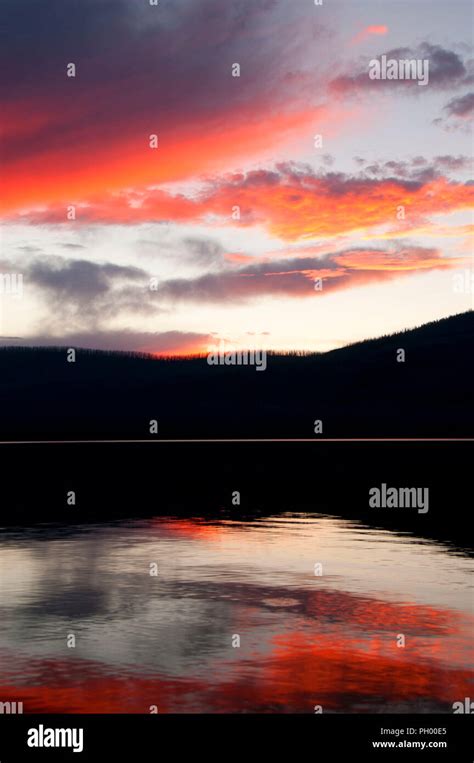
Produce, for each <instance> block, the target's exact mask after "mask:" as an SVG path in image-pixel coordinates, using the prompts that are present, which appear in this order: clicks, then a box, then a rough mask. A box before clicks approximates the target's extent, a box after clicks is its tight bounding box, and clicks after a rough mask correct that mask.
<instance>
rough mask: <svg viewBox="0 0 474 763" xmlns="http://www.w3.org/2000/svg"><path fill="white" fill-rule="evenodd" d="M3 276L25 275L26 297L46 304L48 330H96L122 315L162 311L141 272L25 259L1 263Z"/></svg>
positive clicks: (85, 262)
mask: <svg viewBox="0 0 474 763" xmlns="http://www.w3.org/2000/svg"><path fill="white" fill-rule="evenodd" d="M0 267H1V269H2V270H3V271H4V272H15V273H21V274H22V276H23V290H24V293H25V295H26V296H27V297H28V296H32V297H35V296H37V297H39V299H40V301H43V302H45V303H46V305H47V307H48V310H49V313H50V317H49V319H48V329H49V330H51V331H53V332H54V331H55V329H56V327H57V326H58V325H59V326H62V325H69V326H74V327H76V328H78V327H81V328H91V327H98V328H100V325H101V324H102V323H103V322H104V321H107V320H108V319H111V318H115V317H117V316H120V315H121V314H123V313H124V312H125V313H126V312H131V313H132V314H136V315H152V314H155V313H156V314H158V313H159V312H162V311H163V308H162V307H161V306H160V305H159V303H158V300H157V299H156V293H155V292H153V291H151V290H150V275H149V274H148V273H147V272H146V271H145V270H142V269H141V268H136V267H130V266H122V265H115V264H113V263H110V262H98V263H97V262H90V261H88V260H74V259H66V258H64V257H59V256H39V257H34V256H30V257H27V256H25V257H22V258H20V259H15V260H14V261H13V260H11V261H3V262H0Z"/></svg>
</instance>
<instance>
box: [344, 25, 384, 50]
mask: <svg viewBox="0 0 474 763" xmlns="http://www.w3.org/2000/svg"><path fill="white" fill-rule="evenodd" d="M387 33H388V27H387V26H385V24H372V25H370V26H367V27H365V29H362V30H361V31H360V32H359V33H358V34H356V36H355V37H353V38H352V40H351V44H352V45H357V44H358V43H360V42H363V41H364V40H366V39H367V37H370V36H371V35H374V34H375V35H384V34H387Z"/></svg>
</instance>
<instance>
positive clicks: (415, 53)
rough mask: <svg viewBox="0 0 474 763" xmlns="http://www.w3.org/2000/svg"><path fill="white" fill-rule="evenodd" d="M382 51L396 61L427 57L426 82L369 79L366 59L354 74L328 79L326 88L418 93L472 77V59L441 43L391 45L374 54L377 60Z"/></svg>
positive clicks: (459, 83)
mask: <svg viewBox="0 0 474 763" xmlns="http://www.w3.org/2000/svg"><path fill="white" fill-rule="evenodd" d="M382 55H385V56H386V57H387V60H388V59H395V60H397V61H400V60H407V59H410V60H411V59H415V60H425V59H427V60H428V61H429V84H428V86H427V87H418V85H417V82H416V81H414V80H388V79H386V80H382V79H381V80H372V79H370V77H369V60H367V61H365V62H364V64H363V65H359V66H355V67H354V68H355V69H356V73H355V74H343V75H341V76H339V77H336V78H335V79H333V80H332V82H331V83H330V89H331V90H332V91H333V92H335V93H341V94H351V93H353V94H356V93H357V92H362V91H364V90H375V89H377V88H378V89H380V88H385V89H392V88H397V89H400V88H403V90H404V91H410V92H413V93H417V94H419V95H420V94H421V93H422V92H423V91H424V90H429V89H436V90H447V89H453V88H456V87H462V86H465V85H466V84H469V83H470V82H472V81H473V70H472V62H470V61H464V60H463V58H462V57H461V56H460V55H459V54H458V53H456V52H455V51H453V50H447V49H446V48H443V47H442V46H441V45H432V44H431V43H429V42H422V43H421V44H420V45H419V46H418V47H416V48H394V49H392V50H388V51H387V52H384V53H383V54H382V53H381V54H380V55H378V56H373V58H377V59H379V60H380V58H381V56H382Z"/></svg>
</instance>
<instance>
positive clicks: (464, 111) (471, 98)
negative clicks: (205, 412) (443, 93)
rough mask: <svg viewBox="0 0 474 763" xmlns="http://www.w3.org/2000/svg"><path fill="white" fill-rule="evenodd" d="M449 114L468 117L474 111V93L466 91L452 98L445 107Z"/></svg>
mask: <svg viewBox="0 0 474 763" xmlns="http://www.w3.org/2000/svg"><path fill="white" fill-rule="evenodd" d="M444 110H445V111H446V112H447V113H448V116H450V117H452V116H454V117H467V116H469V115H470V114H472V113H473V112H474V93H466V95H461V96H459V98H452V99H451V100H450V101H449V102H448V103H447V104H446V106H445V107H444Z"/></svg>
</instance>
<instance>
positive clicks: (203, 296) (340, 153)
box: [0, 0, 474, 353]
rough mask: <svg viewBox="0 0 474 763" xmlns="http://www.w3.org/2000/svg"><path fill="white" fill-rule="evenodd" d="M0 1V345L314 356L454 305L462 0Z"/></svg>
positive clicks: (468, 161) (463, 257)
mask: <svg viewBox="0 0 474 763" xmlns="http://www.w3.org/2000/svg"><path fill="white" fill-rule="evenodd" d="M2 10H3V13H4V16H5V19H6V29H5V32H4V34H5V39H4V40H2V45H1V48H0V49H1V52H0V60H1V67H2V77H1V78H0V91H1V102H2V116H3V119H2V135H1V138H0V166H1V176H2V180H3V182H2V191H1V198H0V207H1V215H2V235H1V242H0V243H1V249H0V274H4V275H5V274H9V275H10V276H11V277H13V275H15V274H16V275H17V276H18V275H19V274H20V275H21V276H22V278H23V288H22V293H21V294H13V293H8V289H7V288H5V283H6V281H5V279H4V281H3V287H4V288H3V293H0V342H1V343H2V344H28V345H45V344H58V345H66V346H78V347H91V348H103V349H123V350H144V351H149V352H155V353H189V352H206V351H207V349H208V347H209V345H210V344H212V343H214V342H215V340H216V338H221V339H224V340H226V341H227V342H228V343H231V344H232V345H235V346H238V347H243V346H249V345H255V344H257V345H258V346H260V347H265V348H267V349H285V350H286V349H307V350H320V351H326V350H329V349H332V348H335V347H339V346H342V345H345V344H348V343H350V342H353V341H357V340H360V339H365V338H367V337H373V336H379V335H381V334H384V333H389V332H393V331H396V330H401V329H404V328H410V327H413V326H416V325H420V324H422V323H426V322H427V321H430V320H434V319H438V318H442V317H445V316H448V315H453V314H455V313H459V312H463V311H465V310H468V309H471V308H472V307H473V295H472V290H471V291H470V290H469V288H468V287H469V273H470V269H471V268H472V264H473V263H472V238H471V237H472V229H473V220H472V205H473V200H474V185H473V184H472V180H470V178H471V176H472V137H473V135H472V122H471V119H470V118H472V113H473V111H474V62H473V52H472V36H471V33H470V29H471V28H472V22H473V19H472V5H471V3H470V0H455V1H453V0H452V1H451V2H450V3H447V2H444V1H442V0H431V1H428V0H411V2H403V1H402V0H385V2H379V1H376V0H373V1H372V2H355V0H347V1H346V2H344V1H343V0H324V4H323V5H322V6H317V5H315V4H314V0H159V3H158V5H157V6H151V5H150V4H149V0H42V2H38V1H37V0H23V1H20V0H3V3H2ZM382 54H386V55H387V58H389V59H390V58H394V59H422V60H428V61H429V83H428V84H427V86H424V87H423V86H419V84H418V83H417V82H416V81H397V80H371V79H370V78H369V62H370V60H371V59H373V58H379V57H380V56H382ZM71 63H73V64H74V65H75V68H76V71H75V76H74V77H71V76H68V65H69V64H71ZM237 63H238V64H239V65H240V76H238V77H236V76H233V65H235V64H237ZM234 71H235V66H234ZM153 135H156V136H157V143H158V145H157V147H156V148H154V147H151V146H150V136H153ZM315 136H321V140H320V141H318V140H315ZM321 142H322V145H320V143H321ZM401 207H403V211H402V212H400V208H401ZM71 208H74V212H73V214H75V219H71ZM236 210H237V211H236ZM403 214H404V219H403ZM456 275H457V276H458V279H457V280H456V278H454V276H456ZM459 276H461V277H464V278H465V283H466V287H465V288H460V287H459V283H460V280H459ZM317 279H322V280H321V282H320V283H321V284H322V288H321V289H319V290H316V289H315V282H316V283H317ZM151 287H153V288H151ZM155 287H156V288H155Z"/></svg>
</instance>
